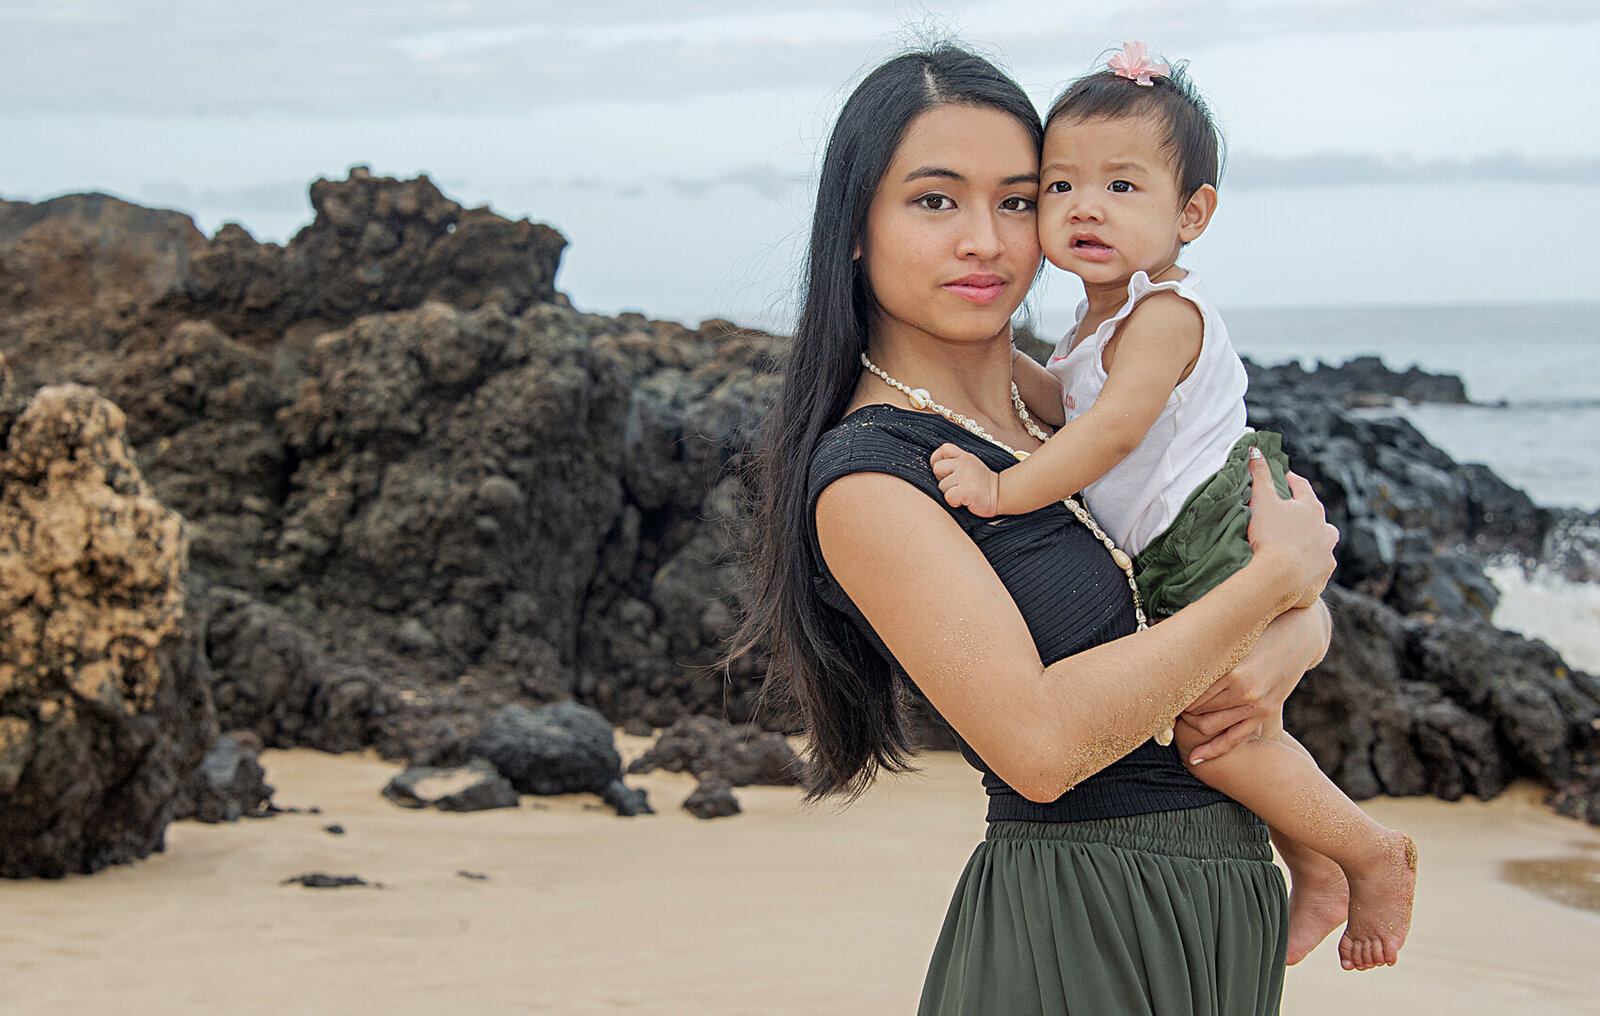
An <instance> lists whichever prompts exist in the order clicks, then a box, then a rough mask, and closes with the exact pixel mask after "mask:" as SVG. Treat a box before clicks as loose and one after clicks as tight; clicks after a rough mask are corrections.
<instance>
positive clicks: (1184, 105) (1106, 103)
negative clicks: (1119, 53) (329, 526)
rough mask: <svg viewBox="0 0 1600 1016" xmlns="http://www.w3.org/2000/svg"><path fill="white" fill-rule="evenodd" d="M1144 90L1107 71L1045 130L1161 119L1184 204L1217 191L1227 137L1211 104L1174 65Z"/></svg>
mask: <svg viewBox="0 0 1600 1016" xmlns="http://www.w3.org/2000/svg"><path fill="white" fill-rule="evenodd" d="M1154 81H1155V83H1154V84H1153V85H1141V84H1138V83H1136V82H1134V81H1133V80H1132V79H1131V78H1125V77H1123V76H1122V75H1120V74H1117V73H1116V72H1114V71H1109V70H1104V71H1099V72H1097V73H1095V74H1090V75H1087V76H1085V77H1081V78H1079V79H1078V80H1077V81H1074V82H1073V83H1072V84H1071V85H1069V86H1067V90H1066V91H1065V92H1062V93H1061V95H1060V97H1058V98H1057V99H1056V101H1055V103H1054V104H1053V105H1051V107H1050V115H1049V116H1047V117H1046V118H1045V122H1044V126H1045V130H1046V131H1048V130H1049V129H1050V128H1051V126H1052V125H1054V124H1055V123H1057V122H1058V121H1059V122H1062V123H1068V124H1077V123H1083V122H1085V121H1088V120H1100V119H1110V120H1118V119H1122V118H1124V117H1127V118H1135V117H1146V116H1158V117H1160V118H1161V119H1162V121H1163V122H1164V123H1165V124H1166V125H1167V138H1166V148H1167V151H1168V152H1169V154H1170V155H1171V156H1172V162H1173V169H1174V170H1175V171H1176V173H1177V178H1178V191H1179V194H1180V196H1181V197H1182V198H1183V200H1184V201H1188V200H1189V198H1191V197H1193V196H1194V193H1195V191H1197V190H1199V189H1200V188H1201V187H1203V186H1204V185H1206V184H1210V185H1211V186H1212V187H1216V186H1217V181H1218V180H1220V179H1221V177H1222V160H1223V151H1224V142H1223V140H1222V132H1221V131H1219V130H1218V129H1217V124H1216V121H1215V120H1213V119H1212V117H1211V110H1210V108H1208V107H1207V106H1206V101H1205V100H1204V99H1202V98H1201V97H1200V93H1199V92H1197V91H1196V90H1195V87H1194V84H1193V82H1191V81H1190V80H1189V75H1188V74H1187V73H1185V69H1184V65H1183V64H1181V63H1177V64H1173V65H1172V66H1171V68H1170V71H1169V73H1167V74H1163V75H1160V76H1157V77H1156V78H1154Z"/></svg>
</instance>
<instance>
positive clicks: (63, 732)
mask: <svg viewBox="0 0 1600 1016" xmlns="http://www.w3.org/2000/svg"><path fill="white" fill-rule="evenodd" d="M0 449H3V450H0V875H4V876H11V877H18V876H27V875H46V876H55V875H61V874H65V873H67V872H70V871H82V872H88V871H94V870H96V869H98V868H100V867H103V866H104V865H105V864H108V863H115V862H118V861H125V860H131V859H133V858H136V857H141V856H144V855H145V854H147V853H149V852H150V851H151V850H156V849H160V845H161V837H162V832H163V830H164V829H165V827H166V824H167V822H168V821H169V819H170V816H171V807H170V802H171V799H172V796H173V793H174V792H175V788H176V785H177V781H178V778H179V777H180V776H181V775H182V774H183V773H184V772H186V771H187V770H188V769H189V768H192V767H193V765H194V764H195V763H196V762H198V760H199V757H200V755H201V754H203V752H204V750H205V747H206V745H207V744H209V742H210V740H211V739H212V738H213V737H214V735H215V720H214V719H213V714H212V712H211V705H210V700H209V697H208V695H207V693H206V685H205V680H204V662H203V659H201V658H200V656H199V654H198V653H196V652H195V651H194V646H193V638H192V635H191V634H190V632H189V631H188V630H187V629H186V627H185V615H184V577H185V571H186V568H187V552H188V544H187V536H186V534H185V530H184V524H183V520H182V518H180V517H179V516H178V515H177V513H175V512H173V511H172V510H170V509H168V508H166V507H165V506H163V505H162V504H161V503H160V502H158V501H157V500H156V499H155V498H154V497H153V496H152V495H151V493H150V491H149V488H148V487H147V486H146V484H145V482H144V480H143V478H142V477H141V476H140V474H139V469H138V466H137V464H136V462H135V461H134V457H133V453H132V450H131V449H130V448H129V446H128V443H127V440H126V437H125V434H124V420H123V414H122V411H121V410H120V409H118V408H117V407H116V406H115V405H114V404H112V403H111V402H109V401H107V400H106V399H103V398H101V397H100V396H98V395H97V394H96V393H95V392H94V391H93V390H92V389H89V388H84V387H82V386H78V385H59V386H54V387H49V388H44V389H41V390H40V391H39V392H38V393H37V394H36V395H35V396H34V397H33V399H32V401H31V402H30V403H29V404H28V406H27V408H26V409H24V410H23V411H22V413H21V414H20V415H19V416H17V417H16V419H15V420H14V421H13V422H12V423H11V424H10V426H9V433H7V434H5V435H4V441H3V442H0Z"/></svg>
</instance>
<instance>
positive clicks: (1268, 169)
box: [1223, 152, 1600, 189]
mask: <svg viewBox="0 0 1600 1016" xmlns="http://www.w3.org/2000/svg"><path fill="white" fill-rule="evenodd" d="M1444 183H1528V184H1575V185H1579V186H1595V185H1600V159H1596V158H1568V159H1543V158H1529V157H1527V156H1523V155H1518V154H1516V153H1513V152H1501V153H1498V154H1495V155H1484V156H1477V157H1474V158H1466V159H1415V158H1411V157H1409V156H1403V155H1373V154H1367V153H1360V152H1322V153H1317V154H1313V155H1302V156H1275V155H1262V154H1258V153H1250V152H1241V153H1239V154H1237V155H1235V156H1233V157H1231V158H1230V159H1229V160H1228V167H1227V172H1226V175H1225V176H1224V178H1223V186H1224V187H1227V188H1230V189H1231V188H1240V189H1247V188H1248V189H1257V188H1260V189H1265V188H1272V187H1284V188H1289V187H1342V186H1357V185H1371V184H1405V185H1421V184H1444Z"/></svg>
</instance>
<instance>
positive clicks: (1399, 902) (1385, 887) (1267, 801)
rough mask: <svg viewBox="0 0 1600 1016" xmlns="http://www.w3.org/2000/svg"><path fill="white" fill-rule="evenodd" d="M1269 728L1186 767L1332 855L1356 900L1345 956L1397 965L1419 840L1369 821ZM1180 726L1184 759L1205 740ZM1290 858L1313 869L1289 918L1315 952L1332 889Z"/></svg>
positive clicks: (1342, 944) (1349, 966)
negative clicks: (1308, 891) (1306, 893)
mask: <svg viewBox="0 0 1600 1016" xmlns="http://www.w3.org/2000/svg"><path fill="white" fill-rule="evenodd" d="M1268 733H1269V734H1270V735H1275V736H1269V737H1261V738H1256V739H1254V740H1250V741H1246V742H1245V743H1244V744H1241V745H1239V746H1238V747H1237V748H1234V749H1233V750H1232V751H1230V752H1228V753H1227V754H1226V755H1222V756H1220V757H1218V758H1214V759H1210V760H1209V761H1207V762H1205V763H1203V764H1201V765H1198V766H1191V767H1190V769H1191V771H1192V772H1193V773H1194V774H1195V775H1196V776H1198V777H1199V778H1200V779H1201V780H1202V781H1203V782H1204V783H1205V784H1206V785H1207V786H1210V787H1214V788H1216V789H1217V790H1220V791H1222V792H1223V793H1224V794H1227V795H1228V796H1229V797H1231V798H1233V799H1234V800H1236V801H1238V802H1239V803H1240V804H1242V805H1244V806H1245V807H1246V808H1249V809H1250V810H1251V811H1253V812H1255V813H1256V814H1257V815H1259V816H1261V817H1262V818H1263V819H1265V820H1266V822H1267V824H1268V825H1269V826H1271V827H1272V828H1273V829H1275V830H1277V831H1278V832H1279V833H1280V834H1281V836H1282V837H1287V838H1288V839H1289V840H1292V841H1293V842H1294V843H1295V844H1297V845H1298V846H1299V847H1302V848H1304V851H1310V852H1314V853H1316V854H1321V855H1322V856H1323V857H1326V858H1329V859H1331V860H1332V861H1333V862H1334V863H1335V864H1337V865H1338V866H1339V868H1340V869H1341V870H1342V871H1343V872H1344V876H1345V878H1346V879H1347V880H1348V882H1349V889H1350V905H1349V919H1348V921H1347V924H1346V926H1345V933H1344V937H1343V938H1341V939H1340V940H1339V958H1340V962H1341V964H1342V965H1343V966H1344V968H1345V969H1346V970H1367V969H1370V968H1372V967H1375V966H1380V965H1383V964H1388V965H1393V964H1394V962H1395V960H1396V959H1397V958H1398V956H1399V952H1400V946H1401V945H1402V944H1404V942H1405V938H1406V932H1407V931H1408V930H1410V927H1411V902H1412V897H1413V895H1414V894H1415V891H1416V881H1417V869H1416V847H1415V846H1414V845H1413V844H1412V842H1411V839H1410V837H1408V836H1406V835H1405V834H1403V833H1399V832H1395V831H1394V830H1392V829H1387V828H1385V827H1384V826H1382V825H1380V824H1379V823H1377V822H1375V821H1373V820H1372V818H1370V817H1369V816H1368V815H1367V814H1366V812H1364V811H1362V810H1361V809H1360V808H1359V807H1357V806H1356V804H1355V802H1353V801H1351V800H1350V799H1349V798H1348V797H1345V796H1344V794H1343V793H1341V792H1340V790H1339V788H1338V787H1336V786H1334V785H1333V781H1332V780H1330V779H1328V777H1327V776H1325V775H1323V773H1322V770H1320V769H1318V768H1317V764H1316V762H1315V761H1313V760H1312V758H1311V755H1310V754H1309V753H1308V752H1306V751H1305V749H1304V748H1302V747H1301V746H1300V744H1299V743H1298V742H1297V741H1295V740H1294V739H1293V738H1291V737H1289V736H1288V735H1287V734H1284V733H1281V732H1280V731H1279V730H1272V731H1268ZM1177 734H1178V736H1177V741H1178V748H1179V751H1180V752H1181V753H1182V757H1183V758H1184V759H1185V760H1187V759H1188V756H1189V752H1190V751H1192V750H1193V749H1194V747H1195V746H1196V745H1198V744H1200V743H1202V742H1203V741H1204V740H1205V737H1204V735H1202V734H1200V732H1199V731H1197V730H1195V729H1194V728H1193V727H1192V726H1190V725H1189V724H1188V723H1186V722H1184V721H1183V720H1182V719H1180V720H1179V722H1178V724H1177ZM1280 838H1281V837H1280ZM1296 854H1298V856H1296ZM1284 859H1285V861H1286V862H1289V863H1290V864H1291V873H1292V874H1293V873H1296V872H1297V869H1296V867H1294V865H1298V866H1299V867H1298V873H1299V876H1300V877H1301V878H1309V880H1310V881H1311V883H1312V886H1311V887H1314V888H1313V893H1314V895H1313V896H1312V897H1305V898H1303V900H1302V902H1303V903H1305V904H1307V905H1306V906H1302V907H1301V908H1300V910H1301V913H1300V914H1299V915H1298V916H1299V917H1300V918H1301V919H1300V921H1299V927H1298V928H1297V927H1296V921H1295V916H1296V915H1295V914H1294V913H1293V912H1292V911H1291V917H1290V934H1291V937H1292V938H1294V939H1296V946H1297V947H1303V948H1304V949H1305V950H1306V951H1309V949H1310V946H1309V945H1306V944H1305V943H1306V940H1307V939H1308V938H1309V939H1310V945H1315V944H1316V942H1317V941H1320V940H1321V938H1322V936H1323V935H1325V934H1327V931H1328V930H1330V929H1329V928H1328V927H1327V926H1326V922H1327V916H1326V912H1327V899H1326V897H1327V894H1328V893H1329V892H1330V891H1331V890H1330V888H1329V887H1328V885H1327V882H1328V876H1327V873H1326V870H1325V869H1320V868H1319V866H1318V865H1317V864H1316V862H1314V861H1313V860H1312V859H1311V858H1310V857H1309V856H1308V855H1307V854H1306V853H1305V852H1302V851H1296V849H1295V848H1294V847H1291V848H1290V849H1289V851H1286V852H1285V853H1284ZM1296 881H1297V883H1298V881H1299V878H1297V879H1296ZM1318 925H1321V926H1322V927H1321V930H1320V931H1318V930H1317V927H1316V926H1318ZM1297 932H1298V933H1297ZM1313 935H1314V937H1312V936H1313ZM1300 955H1301V956H1303V955H1304V952H1302V953H1301V954H1300Z"/></svg>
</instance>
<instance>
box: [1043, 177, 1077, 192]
mask: <svg viewBox="0 0 1600 1016" xmlns="http://www.w3.org/2000/svg"><path fill="white" fill-rule="evenodd" d="M1045 190H1046V191H1047V192H1048V193H1051V194H1065V193H1067V192H1068V191H1070V190H1072V184H1070V183H1068V182H1067V181H1065V180H1054V181H1051V183H1050V186H1048V187H1046V188H1045Z"/></svg>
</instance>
